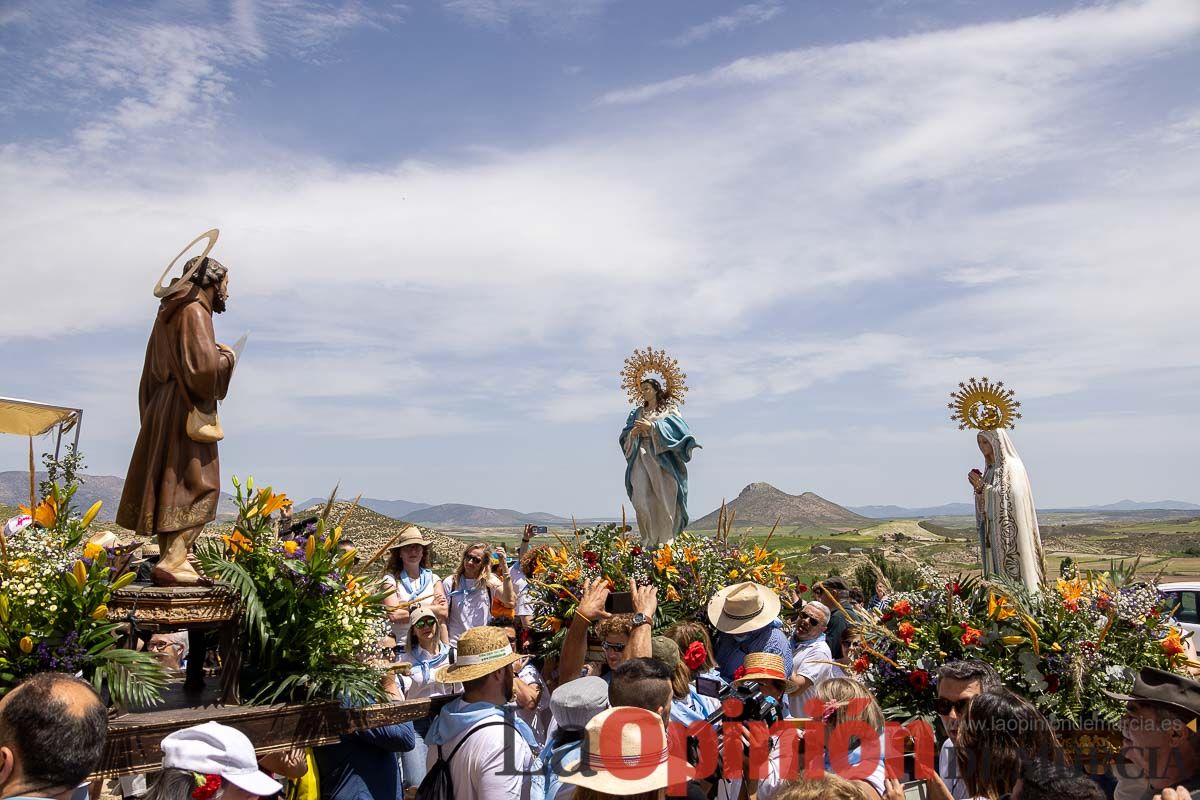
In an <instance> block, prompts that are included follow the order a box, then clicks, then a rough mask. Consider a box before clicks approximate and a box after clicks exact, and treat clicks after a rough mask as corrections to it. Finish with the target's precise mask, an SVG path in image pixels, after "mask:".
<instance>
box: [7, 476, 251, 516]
mask: <svg viewBox="0 0 1200 800" xmlns="http://www.w3.org/2000/svg"><path fill="white" fill-rule="evenodd" d="M45 478H46V473H45V472H43V471H39V472H38V473H37V480H38V481H43V480H45ZM80 480H81V485H80V487H79V489H78V490H77V491H76V492H75V497H74V498H73V499H72V500H71V504H72V505H73V506H74V507H75V509H76V510H78V512H79V513H80V514H82V513H83V512H84V511H86V510H87V509H88V508H90V507H91V505H92V503H95V502H96V501H97V500H103V501H104V505H103V506H101V508H100V513H99V514H98V515H97V516H96V519H98V520H100V521H102V522H112V521H113V519H115V518H116V516H117V506H118V505H120V503H121V490H122V489H124V488H125V479H124V478H118V477H117V476H115V475H83V476H81V478H80ZM0 503H3V504H4V505H10V506H16V505H25V504H28V503H29V473H28V472H19V471H11V472H0ZM235 514H237V507H236V506H235V505H234V503H233V497H232V496H231V495H228V494H226V493H225V492H222V493H221V500H220V502H219V503H218V504H217V518H218V519H221V518H225V517H229V518H232V517H233V516H234V515H235Z"/></svg>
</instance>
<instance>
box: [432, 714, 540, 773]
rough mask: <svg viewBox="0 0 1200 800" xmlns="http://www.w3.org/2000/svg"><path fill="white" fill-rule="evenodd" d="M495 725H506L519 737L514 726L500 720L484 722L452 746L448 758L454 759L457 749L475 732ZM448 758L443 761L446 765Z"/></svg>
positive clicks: (439, 746)
mask: <svg viewBox="0 0 1200 800" xmlns="http://www.w3.org/2000/svg"><path fill="white" fill-rule="evenodd" d="M497 725H507V726H508V727H510V728H512V729H513V731H514V732H516V734H517V735H518V736H520V735H521V732H520V731H518V730H517V727H516V726H515V725H510V724H509V723H507V722H504V721H501V720H497V721H496V722H485V723H483V724H482V725H476V726H475V727H474V728H471V730H469V731H467V735H466V736H464V737H462V738H461V739H459V740H458V744H456V745H454V749H453V750H451V751H450V758H454V756H455V754H456V753H457V752H458V748H460V747H462V746H463V745H464V744H466V741H467V739H470V738H471V736H472V735H474V733H475V732H476V731H481V730H483V729H484V728H493V727H495V726H497ZM441 757H442V746H441V745H440V744H439V745H438V758H441ZM450 758H447V759H445V762H446V764H449V763H450Z"/></svg>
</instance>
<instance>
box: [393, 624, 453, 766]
mask: <svg viewBox="0 0 1200 800" xmlns="http://www.w3.org/2000/svg"><path fill="white" fill-rule="evenodd" d="M406 644H407V647H406V649H405V653H404V656H403V658H402V660H403V661H405V662H407V663H408V664H411V665H412V667H411V669H410V672H409V676H408V677H407V678H405V679H404V697H405V699H407V700H417V699H420V698H422V697H439V696H441V695H447V694H458V693H459V692H461V691H462V684H461V683H441V682H439V681H438V680H437V678H436V677H435V676H436V674H437V671H438V670H439V669H441V668H442V667H444V666H446V665H448V664H450V663H451V659H450V645H448V644H446V643H445V642H443V641H442V623H441V621H440V620H439V619H438V618H437V615H436V614H434V613H433V610H432V609H429V608H419V609H417V610H415V611H413V615H412V624H411V625H410V626H409V629H408V642H407V643H406ZM429 722H430V720H428V719H419V720H416V721H414V722H413V728H414V729H415V730H416V733H417V743H416V746H415V747H414V748H413V749H412V750H411V751H409V752H407V753H402V754H401V756H400V759H401V762H402V764H403V766H404V785H405V786H406V787H408V786H419V785H420V783H421V780H422V779H423V778H424V777H425V762H426V760H427V754H428V751H427V749H426V747H425V734H426V732H428V730H429Z"/></svg>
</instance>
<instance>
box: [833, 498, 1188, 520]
mask: <svg viewBox="0 0 1200 800" xmlns="http://www.w3.org/2000/svg"><path fill="white" fill-rule="evenodd" d="M847 508H848V509H850V510H851V511H853V512H854V513H856V514H862V515H863V516H864V517H870V518H871V519H925V518H928V517H960V516H972V515H974V514H975V506H974V504H972V503H946V504H945V505H940V506H925V507H922V508H905V507H903V506H847ZM1038 511H1200V505H1197V504H1196V503H1185V502H1184V501H1182V500H1158V501H1153V502H1148V503H1147V502H1140V501H1136V500H1121V501H1120V502H1117V503H1109V504H1108V505H1103V506H1070V507H1067V508H1039V509H1038Z"/></svg>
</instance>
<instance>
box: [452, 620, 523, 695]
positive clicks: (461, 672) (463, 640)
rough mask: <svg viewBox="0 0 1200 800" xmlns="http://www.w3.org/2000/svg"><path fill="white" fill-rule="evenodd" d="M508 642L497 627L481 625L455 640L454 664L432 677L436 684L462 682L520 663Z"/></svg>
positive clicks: (504, 634)
mask: <svg viewBox="0 0 1200 800" xmlns="http://www.w3.org/2000/svg"><path fill="white" fill-rule="evenodd" d="M520 660H521V657H520V656H519V655H517V654H516V653H514V652H513V649H512V645H511V644H509V643H508V634H507V633H505V632H504V630H503V629H501V628H492V627H489V626H487V625H481V626H479V627H478V628H471V629H470V630H468V631H466V632H465V633H463V635H462V636H460V637H458V651H457V655H456V657H455V659H454V663H453V664H451V665H450V666H448V667H442V668H441V669H439V670H438V671H437V674H436V675H435V676H434V677H435V678H437V680H438V682H439V683H464V682H466V681H473V680H475V679H476V678H482V677H483V676H484V675H490V674H491V673H493V672H495V671H496V670H498V669H504V668H505V667H507V666H508V665H509V664H513V663H516V662H517V661H520Z"/></svg>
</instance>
